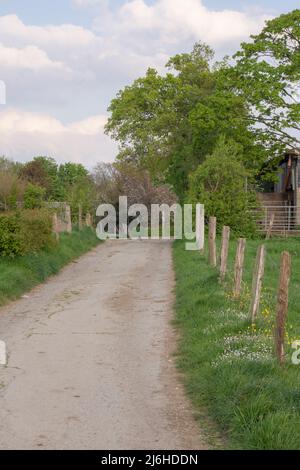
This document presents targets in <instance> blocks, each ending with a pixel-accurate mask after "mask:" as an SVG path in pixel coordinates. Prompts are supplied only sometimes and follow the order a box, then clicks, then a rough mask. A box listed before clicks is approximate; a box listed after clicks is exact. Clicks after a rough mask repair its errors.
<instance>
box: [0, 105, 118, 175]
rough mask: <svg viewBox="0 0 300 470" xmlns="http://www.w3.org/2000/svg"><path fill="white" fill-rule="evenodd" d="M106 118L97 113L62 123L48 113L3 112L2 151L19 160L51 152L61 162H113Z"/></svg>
mask: <svg viewBox="0 0 300 470" xmlns="http://www.w3.org/2000/svg"><path fill="white" fill-rule="evenodd" d="M106 119H107V118H106V116H102V115H98V116H91V117H89V118H87V119H84V120H81V121H75V122H72V123H70V124H63V123H62V122H61V121H60V120H58V119H55V118H53V117H51V116H48V115H47V114H42V113H30V112H25V111H20V110H17V109H9V110H6V111H2V112H0V134H1V143H0V154H1V155H2V154H5V155H7V156H8V157H11V158H16V159H19V160H20V161H24V160H28V159H30V158H32V157H33V156H35V155H49V156H53V157H54V158H56V159H57V160H58V161H61V162H63V161H73V162H82V163H83V164H85V165H87V166H88V167H92V166H93V165H94V164H95V162H97V161H112V160H113V159H114V157H115V155H116V148H115V146H112V145H111V142H110V140H109V138H108V137H106V136H105V135H104V125H105V123H106Z"/></svg>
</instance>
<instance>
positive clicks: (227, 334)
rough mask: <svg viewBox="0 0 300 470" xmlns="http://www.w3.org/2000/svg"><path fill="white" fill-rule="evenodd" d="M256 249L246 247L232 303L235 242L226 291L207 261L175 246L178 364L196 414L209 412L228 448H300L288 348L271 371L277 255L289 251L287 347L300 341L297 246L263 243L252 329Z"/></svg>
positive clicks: (298, 403)
mask: <svg viewBox="0 0 300 470" xmlns="http://www.w3.org/2000/svg"><path fill="white" fill-rule="evenodd" d="M259 243H261V241H248V242H247V249H246V250H247V251H246V261H245V276H244V279H245V293H244V295H243V298H242V300H241V301H235V300H233V299H232V297H231V296H230V292H231V287H232V279H231V273H232V270H233V263H234V255H235V248H236V242H235V241H234V240H232V241H231V246H230V257H229V276H228V279H227V283H226V285H225V286H221V285H220V284H219V283H218V273H217V270H215V269H213V268H211V267H209V266H208V265H207V261H206V255H205V256H201V255H200V254H199V253H198V252H187V251H185V249H184V243H183V242H181V241H178V242H175V243H174V263H175V270H176V279H177V285H176V299H177V300H176V320H175V322H176V325H177V326H178V328H179V330H180V332H181V342H180V346H179V351H178V364H179V367H180V368H181V369H182V371H183V372H184V377H185V382H186V387H187V391H188V394H189V395H190V397H191V399H192V401H193V403H194V405H195V407H196V409H198V410H199V412H201V410H202V411H203V410H207V413H208V414H209V416H210V417H212V418H213V420H214V421H215V423H216V424H217V427H218V430H220V431H221V434H222V435H223V436H224V438H225V445H224V446H225V447H226V448H234V449H300V366H295V365H292V363H291V354H292V349H291V346H289V345H288V344H287V362H286V365H285V366H284V367H283V368H280V367H279V366H278V365H277V363H276V360H275V357H274V352H273V338H272V333H271V335H270V331H271V330H272V328H273V323H274V319H275V306H276V288H277V284H278V278H279V261H280V253H281V251H283V250H288V251H289V252H290V253H291V254H292V262H293V266H292V279H291V287H290V305H289V318H288V332H289V338H287V343H288V342H289V341H292V340H293V339H299V340H300V311H299V306H300V240H299V239H287V240H284V239H277V240H275V239H274V240H271V241H269V242H266V246H267V258H266V274H265V280H264V292H263V299H262V306H261V311H260V315H259V318H258V321H257V324H256V326H255V327H252V326H251V324H250V322H249V320H248V309H249V302H250V301H249V287H250V286H251V278H252V270H253V266H254V261H255V255H256V249H257V246H258V245H259ZM268 311H269V312H270V315H268ZM254 329H255V330H256V331H254ZM200 416H201V415H200ZM200 424H201V422H200Z"/></svg>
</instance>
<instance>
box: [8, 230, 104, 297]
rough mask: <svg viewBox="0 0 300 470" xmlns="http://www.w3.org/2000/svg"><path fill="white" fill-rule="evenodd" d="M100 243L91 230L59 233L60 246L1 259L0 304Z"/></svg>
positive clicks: (26, 289)
mask: <svg viewBox="0 0 300 470" xmlns="http://www.w3.org/2000/svg"><path fill="white" fill-rule="evenodd" d="M98 243H99V240H98V239H97V237H96V234H95V232H94V231H93V230H91V229H90V228H84V229H83V230H82V231H80V232H79V231H73V233H72V234H71V235H70V234H67V233H64V234H61V236H60V241H59V244H58V245H57V246H55V247H52V248H48V249H45V250H43V251H40V252H39V253H36V254H30V255H26V256H20V257H15V258H0V305H4V304H5V303H7V302H8V301H10V300H14V299H17V298H18V297H20V296H21V295H22V294H24V292H26V291H28V290H30V289H32V288H33V287H34V286H36V285H37V284H39V283H41V282H43V281H45V279H47V278H48V277H49V276H51V275H53V274H56V273H57V272H58V271H59V270H60V269H61V268H62V267H63V266H65V265H66V264H67V263H69V262H70V261H72V260H74V259H75V258H78V257H79V256H80V255H82V254H84V253H85V252H87V251H88V250H90V249H91V248H93V247H95V246H96V245H97V244H98Z"/></svg>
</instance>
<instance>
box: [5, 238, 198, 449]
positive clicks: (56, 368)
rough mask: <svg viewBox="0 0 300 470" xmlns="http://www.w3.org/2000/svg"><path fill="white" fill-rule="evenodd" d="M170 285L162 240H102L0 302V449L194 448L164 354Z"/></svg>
mask: <svg viewBox="0 0 300 470" xmlns="http://www.w3.org/2000/svg"><path fill="white" fill-rule="evenodd" d="M173 285H174V279H173V272H172V261H171V245H170V242H164V241H136V242H130V241H109V242H107V243H105V244H102V245H101V246H99V247H97V248H96V249H94V250H93V251H91V252H90V253H88V254H87V255H85V256H83V257H82V258H80V260H78V261H77V262H76V263H72V264H71V265H69V266H67V267H66V268H65V269H64V270H63V271H62V272H61V273H60V274H59V275H58V276H56V277H53V278H52V279H50V280H49V281H48V282H47V283H46V284H44V285H42V286H40V287H38V288H36V289H34V290H33V291H32V292H30V293H29V294H28V297H26V298H22V299H21V300H19V301H17V302H14V303H12V304H10V305H9V306H7V307H5V308H2V309H0V339H1V340H4V341H5V342H6V344H7V348H8V352H9V358H8V365H7V367H3V366H0V448H1V449H109V450H115V449H193V448H198V449H199V448H204V447H205V444H204V443H203V440H202V439H201V437H200V436H199V431H198V427H197V426H196V424H195V422H194V420H193V418H192V413H191V410H190V406H189V403H188V402H187V400H186V398H185V396H184V393H183V389H182V386H181V385H180V382H179V381H178V376H177V372H176V369H175V366H174V361H173V358H172V352H173V348H174V332H173V331H172V328H171V326H170V319H171V315H172V312H171V308H172V302H173V295H172V289H173Z"/></svg>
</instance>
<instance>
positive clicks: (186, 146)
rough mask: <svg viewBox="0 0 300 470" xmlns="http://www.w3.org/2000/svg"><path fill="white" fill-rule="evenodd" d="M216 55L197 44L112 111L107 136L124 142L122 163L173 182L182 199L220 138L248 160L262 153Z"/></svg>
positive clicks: (122, 95)
mask: <svg viewBox="0 0 300 470" xmlns="http://www.w3.org/2000/svg"><path fill="white" fill-rule="evenodd" d="M213 55H214V54H213V51H212V50H211V49H210V48H209V47H208V46H206V45H204V44H202V43H197V44H196V45H195V46H194V49H193V51H192V52H191V53H184V54H178V55H176V56H174V57H172V58H171V59H170V60H169V62H168V64H167V73H166V75H159V74H158V72H157V71H155V70H154V69H149V70H148V71H147V74H146V76H145V77H142V78H139V79H137V80H136V81H135V82H134V83H133V84H132V85H131V86H128V87H126V88H125V89H124V90H122V91H120V92H119V93H118V95H117V97H116V98H115V99H114V100H112V102H111V105H110V107H109V111H110V113H111V115H110V118H109V120H108V123H107V126H106V132H107V133H108V134H110V135H111V136H112V137H113V138H114V139H115V140H117V141H118V142H119V148H120V153H119V156H118V159H119V160H120V161H127V162H128V161H129V162H130V163H133V164H135V165H136V166H140V167H142V168H143V169H147V170H148V171H149V172H150V174H151V176H152V178H153V179H154V180H159V181H161V180H163V181H164V182H165V181H166V182H168V183H170V184H171V185H172V186H173V188H174V189H175V191H176V193H177V195H178V196H179V197H180V198H181V199H183V198H184V197H185V194H186V191H187V187H188V175H189V174H190V172H192V171H193V170H194V169H195V168H196V167H197V166H198V165H199V163H201V162H202V161H203V160H204V158H205V156H206V155H207V154H208V153H210V152H211V151H212V150H213V148H214V146H215V144H216V141H217V139H218V137H219V136H220V135H221V134H225V135H228V137H232V138H235V140H236V141H237V142H239V143H240V144H241V145H242V146H243V151H244V153H245V159H246V160H247V161H249V162H251V161H252V160H253V155H254V154H255V155H256V156H257V155H258V154H259V151H258V150H257V149H256V151H254V148H255V146H256V145H255V139H254V136H253V133H252V132H250V131H249V129H248V123H247V120H246V119H245V117H246V115H247V109H246V107H245V102H244V99H243V97H242V96H234V94H233V93H232V92H230V91H228V90H227V89H225V88H224V86H223V82H224V78H223V77H224V72H223V71H224V70H226V69H227V68H228V65H227V64H226V62H223V63H220V64H214V63H213ZM255 158H256V157H255Z"/></svg>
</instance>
